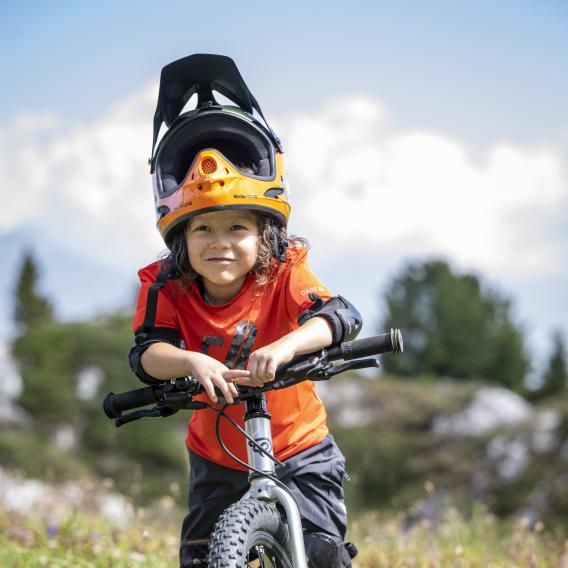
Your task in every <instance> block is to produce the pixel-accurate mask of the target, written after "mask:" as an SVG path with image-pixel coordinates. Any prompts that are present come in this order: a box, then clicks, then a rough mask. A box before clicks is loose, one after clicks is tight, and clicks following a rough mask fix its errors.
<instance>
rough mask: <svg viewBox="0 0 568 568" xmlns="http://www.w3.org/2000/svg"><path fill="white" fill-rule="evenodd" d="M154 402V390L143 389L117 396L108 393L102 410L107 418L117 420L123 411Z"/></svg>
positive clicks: (149, 388)
mask: <svg viewBox="0 0 568 568" xmlns="http://www.w3.org/2000/svg"><path fill="white" fill-rule="evenodd" d="M154 402H156V395H155V393H154V388H153V387H144V388H141V389H136V390H132V391H128V392H122V393H119V394H114V393H113V392H109V393H108V394H107V395H106V397H105V399H104V401H103V409H104V411H105V414H106V415H107V416H108V417H109V418H118V417H119V416H120V415H121V414H122V411H123V410H131V409H132V408H138V407H140V406H146V405H148V404H152V403H154Z"/></svg>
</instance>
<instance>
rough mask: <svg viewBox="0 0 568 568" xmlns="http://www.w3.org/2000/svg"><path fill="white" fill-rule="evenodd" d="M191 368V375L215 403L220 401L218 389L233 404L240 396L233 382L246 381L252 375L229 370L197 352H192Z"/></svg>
mask: <svg viewBox="0 0 568 568" xmlns="http://www.w3.org/2000/svg"><path fill="white" fill-rule="evenodd" d="M190 367H191V375H192V376H193V377H195V378H196V379H197V380H198V381H199V382H200V383H201V384H202V385H203V388H204V389H205V392H206V393H207V394H208V395H209V398H210V399H211V400H212V401H213V402H217V401H218V397H217V395H216V394H215V387H217V388H218V389H219V390H220V391H221V392H222V393H223V397H224V398H225V400H226V401H227V402H228V403H229V404H232V403H233V397H234V396H238V394H239V393H238V391H237V388H236V387H235V385H234V384H233V381H238V380H239V379H241V380H243V379H246V377H249V375H250V372H249V371H245V370H244V369H229V368H228V367H226V366H225V365H223V363H220V362H219V361H217V359H213V357H209V355H205V354H204V353H197V352H195V351H193V352H191V362H190ZM245 382H246V381H245Z"/></svg>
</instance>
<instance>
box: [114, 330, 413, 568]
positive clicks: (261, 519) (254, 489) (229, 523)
mask: <svg viewBox="0 0 568 568" xmlns="http://www.w3.org/2000/svg"><path fill="white" fill-rule="evenodd" d="M402 351H403V341H402V336H401V333H400V331H399V330H398V329H391V330H390V332H389V333H385V334H382V335H378V336H374V337H369V338H365V339H357V340H353V341H346V342H344V343H341V344H339V345H337V346H335V347H332V348H328V349H322V350H320V351H319V352H317V353H311V354H307V355H301V356H299V357H296V358H294V359H293V360H292V361H290V362H289V363H287V364H286V365H282V366H281V367H279V368H278V370H277V371H276V378H275V380H274V381H272V382H270V383H267V384H265V385H264V386H263V387H259V388H243V387H239V396H238V397H237V398H236V399H235V404H236V403H241V402H242V403H245V407H246V411H245V415H244V422H245V429H242V428H241V427H240V426H239V425H238V424H237V423H236V422H234V421H233V420H232V419H231V418H230V417H229V416H227V415H226V414H225V413H224V411H225V409H226V408H227V406H228V404H224V405H222V407H221V408H217V407H215V406H213V405H211V404H209V403H206V402H202V401H197V400H194V399H193V397H194V396H195V395H196V394H199V393H201V392H203V389H202V387H201V385H200V383H199V382H198V381H197V379H195V378H193V377H184V378H177V379H172V380H170V381H164V384H160V385H155V386H149V387H144V388H139V389H135V390H132V391H127V392H124V393H119V394H114V393H109V394H108V395H107V396H106V397H105V399H104V402H103V408H104V411H105V413H106V415H107V416H108V417H109V418H112V419H114V421H115V424H116V426H122V425H124V424H127V423H129V422H132V421H134V420H138V419H140V418H146V417H157V416H163V417H164V416H171V415H172V414H174V413H176V412H178V411H179V410H182V409H190V410H200V409H204V408H211V409H214V410H215V411H216V412H218V415H217V421H216V435H217V440H218V441H219V443H220V444H221V447H222V448H223V450H224V451H225V452H227V453H228V455H230V456H231V457H232V458H233V459H234V460H235V461H236V462H238V463H240V464H241V465H243V466H245V467H246V468H247V469H248V470H249V483H250V490H249V492H248V493H247V494H246V495H245V496H244V497H243V498H242V499H241V500H240V501H238V502H237V503H234V504H233V505H231V506H230V507H228V508H227V509H226V510H225V511H224V512H223V513H222V514H221V516H220V517H219V519H218V521H217V523H216V524H215V527H214V529H213V533H212V535H211V540H210V544H209V554H208V559H207V563H208V566H209V567H211V568H241V567H248V566H251V562H252V561H257V563H258V564H257V565H258V566H260V567H261V568H264V567H269V566H273V567H275V568H307V561H306V554H305V550H304V541H303V534H302V524H301V519H300V512H299V509H298V506H297V504H296V501H295V499H294V496H293V495H292V493H291V492H290V491H289V490H288V489H287V488H286V486H285V485H284V484H283V483H281V482H280V481H279V480H278V479H277V478H276V476H275V464H279V465H282V464H281V462H279V461H278V460H277V459H276V458H275V457H274V456H273V455H272V432H271V428H270V415H269V413H268V411H267V407H266V397H265V395H264V393H265V392H267V391H270V390H278V389H283V388H287V387H290V386H292V385H295V384H297V383H300V382H302V381H304V380H312V381H322V380H329V379H331V378H332V377H334V376H335V375H338V374H339V373H343V372H345V371H348V370H353V369H364V368H370V367H378V366H379V361H378V359H376V358H374V357H371V356H373V355H379V354H381V353H387V352H392V353H401V352H402ZM340 360H343V363H338V364H335V363H334V361H340ZM150 404H155V406H153V407H152V408H147V409H141V408H140V407H144V406H148V405H150ZM134 409H139V410H134ZM127 410H134V411H133V412H130V413H129V414H123V412H124V411H127ZM221 418H225V419H226V420H228V421H229V422H231V424H233V426H234V427H235V428H237V429H238V430H239V431H241V433H242V434H243V436H244V437H245V438H246V440H247V441H248V444H247V459H248V463H245V462H243V461H241V460H240V459H239V458H237V457H236V456H234V455H233V454H232V453H231V452H230V451H229V450H228V449H227V448H226V447H225V445H224V444H223V440H222V439H221V436H220V433H219V423H220V420H221ZM277 505H279V506H280V507H277Z"/></svg>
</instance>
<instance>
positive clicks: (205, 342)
mask: <svg viewBox="0 0 568 568" xmlns="http://www.w3.org/2000/svg"><path fill="white" fill-rule="evenodd" d="M257 331H258V330H257V327H256V325H254V322H252V321H249V320H243V321H241V322H239V323H238V324H237V327H236V331H235V335H234V336H233V340H232V341H231V347H230V348H229V352H228V353H227V357H226V359H225V365H226V366H227V367H229V369H244V368H245V364H246V361H247V359H248V357H249V355H250V352H251V351H252V346H253V345H254V340H255V337H256V332H257ZM210 345H217V346H220V345H223V338H222V337H218V336H216V335H205V336H203V339H202V340H201V353H204V354H205V355H208V354H209V346H210Z"/></svg>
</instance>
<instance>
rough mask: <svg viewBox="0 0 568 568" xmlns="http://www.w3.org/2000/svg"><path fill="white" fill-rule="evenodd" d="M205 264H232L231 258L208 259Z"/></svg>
mask: <svg viewBox="0 0 568 568" xmlns="http://www.w3.org/2000/svg"><path fill="white" fill-rule="evenodd" d="M207 262H234V259H233V258H208V259H207Z"/></svg>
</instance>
